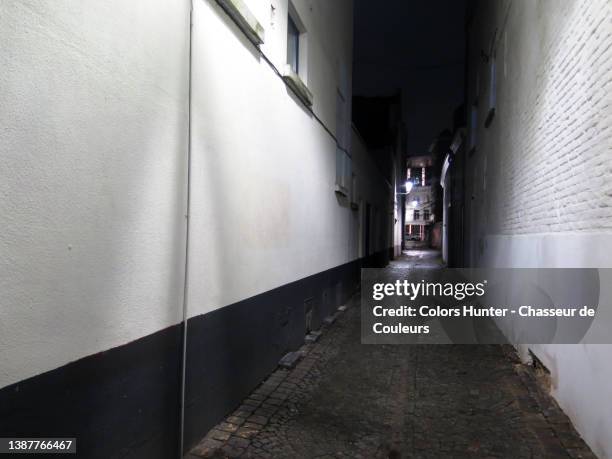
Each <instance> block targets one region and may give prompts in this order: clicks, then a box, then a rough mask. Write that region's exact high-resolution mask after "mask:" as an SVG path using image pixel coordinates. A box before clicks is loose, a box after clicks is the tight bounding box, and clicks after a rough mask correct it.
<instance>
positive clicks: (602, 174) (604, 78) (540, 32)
mask: <svg viewBox="0 0 612 459" xmlns="http://www.w3.org/2000/svg"><path fill="white" fill-rule="evenodd" d="M485 3H488V5H484V7H483V8H481V9H479V13H478V15H477V17H476V22H475V28H477V30H479V31H480V32H479V34H478V35H477V36H476V37H475V38H476V40H475V42H478V43H475V42H472V44H471V45H472V56H471V59H470V61H471V64H472V65H471V69H472V70H471V74H470V80H469V81H470V83H471V87H470V91H469V100H473V98H474V97H475V80H476V75H475V71H476V69H477V70H478V71H479V73H480V82H481V83H480V94H479V124H480V126H479V135H478V144H477V151H476V153H475V155H474V156H473V157H472V158H470V163H469V165H468V167H469V169H470V173H471V174H472V185H473V187H474V188H473V190H472V193H473V195H474V199H473V201H472V212H473V214H474V215H473V217H474V227H475V228H476V227H480V228H482V227H483V226H484V227H486V230H485V232H486V233H488V234H530V233H548V232H568V231H571V232H576V231H602V230H603V231H609V230H611V229H612V180H611V178H612V2H610V1H609V0H588V1H587V0H581V1H567V0H564V1H552V0H548V1H538V2H535V1H532V0H513V1H511V2H501V1H500V2H485ZM481 6H483V5H481ZM508 6H509V8H508ZM496 28H497V38H496V40H495V43H496V45H495V51H496V55H497V101H498V103H497V112H496V117H495V119H494V121H493V123H492V125H491V126H490V127H489V128H484V126H482V124H483V121H484V119H485V117H486V111H487V95H488V91H489V81H488V80H489V76H488V72H487V65H486V64H485V63H483V62H482V61H480V59H479V57H478V55H477V54H476V53H475V52H474V49H475V48H478V51H479V50H480V49H484V50H487V51H488V48H489V44H490V42H491V40H492V37H493V34H494V30H495V29H496ZM478 54H479V53H478ZM484 171H486V173H485V172H484ZM485 183H486V184H487V185H489V189H486V188H485V186H486V185H485ZM475 247H477V245H476V246H475Z"/></svg>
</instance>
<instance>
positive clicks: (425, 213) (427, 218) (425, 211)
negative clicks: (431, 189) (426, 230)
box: [423, 209, 429, 221]
mask: <svg viewBox="0 0 612 459" xmlns="http://www.w3.org/2000/svg"><path fill="white" fill-rule="evenodd" d="M423 220H425V221H428V220H429V209H425V210H423Z"/></svg>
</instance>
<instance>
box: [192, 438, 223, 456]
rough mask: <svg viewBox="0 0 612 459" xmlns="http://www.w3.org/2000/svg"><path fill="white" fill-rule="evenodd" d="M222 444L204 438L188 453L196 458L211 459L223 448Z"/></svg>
mask: <svg viewBox="0 0 612 459" xmlns="http://www.w3.org/2000/svg"><path fill="white" fill-rule="evenodd" d="M223 444H224V443H223V442H221V441H217V440H213V439H211V438H205V439H204V440H202V441H201V442H200V443H198V444H197V445H196V446H195V448H193V449H192V450H191V451H190V452H189V453H190V454H191V455H193V456H196V457H203V458H211V457H213V456H214V454H215V453H216V452H217V451H218V450H219V448H221V447H222V446H223Z"/></svg>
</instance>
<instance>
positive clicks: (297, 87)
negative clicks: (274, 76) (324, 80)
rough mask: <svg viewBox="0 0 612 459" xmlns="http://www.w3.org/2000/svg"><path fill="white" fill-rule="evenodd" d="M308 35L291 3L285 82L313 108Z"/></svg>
mask: <svg viewBox="0 0 612 459" xmlns="http://www.w3.org/2000/svg"><path fill="white" fill-rule="evenodd" d="M307 57H308V33H307V31H306V27H305V26H304V23H303V22H302V21H301V20H300V16H299V15H298V13H297V11H296V9H295V8H294V6H293V4H292V3H291V1H289V13H288V14H287V63H286V64H285V67H284V68H283V73H282V75H283V80H285V83H287V86H289V87H290V88H291V89H292V90H293V92H294V93H295V95H296V96H298V98H299V99H300V100H301V101H302V102H303V103H304V105H306V106H307V107H312V101H313V94H312V92H310V90H309V89H308V86H307V85H308V59H307Z"/></svg>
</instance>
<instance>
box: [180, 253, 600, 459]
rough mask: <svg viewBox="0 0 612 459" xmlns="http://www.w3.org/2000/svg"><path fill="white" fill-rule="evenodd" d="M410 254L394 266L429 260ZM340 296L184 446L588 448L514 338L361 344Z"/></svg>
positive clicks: (561, 451)
mask: <svg viewBox="0 0 612 459" xmlns="http://www.w3.org/2000/svg"><path fill="white" fill-rule="evenodd" d="M411 255H412V256H409V257H405V258H403V259H402V260H400V261H399V262H398V263H395V264H394V267H398V266H401V267H406V266H414V265H415V264H419V265H423V264H426V263H430V264H432V266H434V265H436V264H437V262H436V260H435V258H433V257H432V256H431V254H428V253H426V252H422V251H419V253H418V254H417V253H416V252H415V253H414V254H411ZM348 306H349V307H348V309H347V310H346V312H344V313H342V314H340V315H339V316H338V318H337V320H336V321H335V323H333V324H331V325H329V326H327V327H326V328H325V329H324V330H323V334H322V336H321V338H320V339H319V341H317V342H316V343H310V344H305V345H304V346H303V348H302V349H301V350H300V352H301V353H302V355H303V358H302V359H301V361H300V362H299V363H298V364H297V365H296V366H295V367H294V368H293V369H290V370H289V369H283V368H279V369H278V370H276V371H275V372H274V373H272V374H271V375H270V376H269V377H268V379H267V380H266V381H265V382H263V384H261V385H260V386H259V387H258V388H257V389H256V390H255V391H254V392H253V393H252V394H251V395H250V396H249V397H248V398H247V399H246V400H244V401H243V403H242V405H241V406H239V407H237V409H236V411H235V412H234V413H232V415H231V416H229V417H228V418H227V419H225V421H224V422H222V423H220V424H219V425H217V426H216V427H215V428H214V429H213V430H211V431H210V432H209V433H208V434H207V436H206V437H205V438H204V439H203V440H202V441H201V442H200V443H199V444H198V445H197V446H196V447H195V448H194V449H193V450H192V451H191V452H190V454H189V455H188V457H189V458H190V459H195V458H237V457H241V458H408V457H415V458H446V457H457V458H467V457H488V458H492V457H502V458H579V457H582V458H593V457H595V456H593V454H592V453H591V452H590V450H589V449H588V447H587V446H586V445H585V444H584V442H583V441H582V440H581V438H580V437H579V435H578V434H577V433H576V432H575V431H574V430H573V428H572V426H571V424H570V423H569V421H568V419H567V417H566V416H565V415H564V414H563V412H562V411H561V410H560V409H559V408H558V406H557V405H556V403H555V402H554V401H553V400H552V399H551V398H550V397H549V396H548V395H547V394H546V393H545V391H544V390H543V389H542V386H541V385H540V384H538V382H537V379H536V378H535V376H534V372H533V371H531V370H530V369H529V368H527V367H525V366H524V365H522V364H520V363H519V361H518V360H517V359H516V357H515V356H514V354H513V352H512V350H511V348H508V347H503V346H493V345H491V346H487V345H479V346H465V345H463V346H462V345H448V346H443V345H438V346H435V345H430V346H425V345H421V346H376V345H362V344H361V343H360V319H359V315H360V311H359V307H358V306H359V298H358V297H355V298H353V299H352V300H351V302H350V304H349V305H348Z"/></svg>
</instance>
